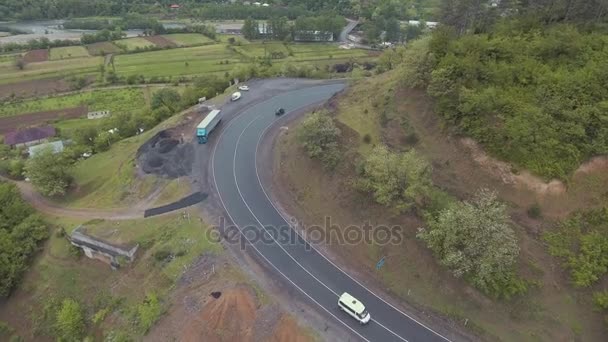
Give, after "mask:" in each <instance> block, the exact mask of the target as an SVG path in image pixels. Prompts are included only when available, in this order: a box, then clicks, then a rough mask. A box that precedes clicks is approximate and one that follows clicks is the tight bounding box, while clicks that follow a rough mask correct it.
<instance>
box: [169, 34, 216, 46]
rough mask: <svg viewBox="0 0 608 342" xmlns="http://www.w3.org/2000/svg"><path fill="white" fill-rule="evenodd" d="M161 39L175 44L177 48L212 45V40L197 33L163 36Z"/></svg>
mask: <svg viewBox="0 0 608 342" xmlns="http://www.w3.org/2000/svg"><path fill="white" fill-rule="evenodd" d="M162 37H164V38H167V39H169V40H171V41H173V42H174V43H175V44H177V45H179V46H192V45H200V44H208V43H213V40H211V39H209V38H207V37H205V36H203V35H202V34H198V33H176V34H166V35H163V36H162Z"/></svg>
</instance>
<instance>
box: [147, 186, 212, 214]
mask: <svg viewBox="0 0 608 342" xmlns="http://www.w3.org/2000/svg"><path fill="white" fill-rule="evenodd" d="M208 196H209V195H207V194H206V193H204V192H200V191H198V192H195V193H193V194H191V195H188V196H186V197H184V198H182V199H180V200H179V201H177V202H173V203H170V204H167V205H163V206H160V207H156V208H150V209H146V211H144V217H150V216H156V215H160V214H164V213H168V212H171V211H174V210H178V209H182V208H186V207H189V206H191V205H195V204H197V203H200V202H202V201H204V200H205V199H206V198H207V197H208Z"/></svg>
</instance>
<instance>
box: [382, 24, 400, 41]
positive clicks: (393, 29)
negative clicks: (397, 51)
mask: <svg viewBox="0 0 608 342" xmlns="http://www.w3.org/2000/svg"><path fill="white" fill-rule="evenodd" d="M384 32H385V36H384V40H385V41H387V42H398V41H400V40H401V26H400V25H399V20H397V19H395V18H390V19H388V20H387V21H386V24H385V27H384Z"/></svg>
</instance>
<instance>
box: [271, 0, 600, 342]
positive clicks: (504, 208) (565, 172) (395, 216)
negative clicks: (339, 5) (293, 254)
mask: <svg viewBox="0 0 608 342" xmlns="http://www.w3.org/2000/svg"><path fill="white" fill-rule="evenodd" d="M394 5H395V3H393V4H390V5H388V7H383V6H380V7H378V13H377V14H378V16H376V17H377V18H378V17H381V15H380V12H382V11H383V10H384V9H386V8H396V7H394ZM391 6H392V7H391ZM510 6H511V3H508V2H501V4H499V5H498V6H497V7H486V6H483V5H479V4H475V3H474V2H467V1H451V2H446V5H445V6H444V7H443V9H442V10H441V11H439V12H437V17H438V18H439V20H438V21H440V22H442V23H445V25H443V26H442V27H439V28H437V29H435V30H434V31H433V32H432V33H431V34H430V35H428V36H425V37H422V38H421V39H418V40H415V41H411V40H410V41H408V44H407V46H406V47H405V48H396V49H389V50H386V51H385V52H384V53H383V54H382V55H381V56H380V57H379V58H378V66H377V69H376V72H377V73H379V75H378V76H374V77H372V78H370V79H364V80H359V81H357V82H355V83H354V85H353V87H352V88H351V89H349V90H348V91H347V93H346V94H344V95H343V97H342V99H340V98H339V99H338V100H336V101H333V102H332V103H331V104H330V105H329V106H328V108H330V109H329V117H330V118H332V119H333V122H334V123H335V125H336V126H338V127H340V132H341V133H340V135H339V136H338V137H337V138H336V139H335V140H336V141H337V142H338V143H337V145H338V146H337V148H338V149H344V152H343V153H341V159H340V162H339V163H337V164H336V165H335V167H334V168H333V169H332V170H331V171H327V170H324V169H323V168H321V169H319V168H317V166H316V165H317V163H316V162H312V163H311V162H306V159H302V158H301V157H302V153H306V154H308V155H309V156H310V154H309V153H308V150H309V148H308V146H307V145H306V142H303V141H302V140H301V139H298V138H297V137H293V136H289V135H288V134H285V137H284V138H283V139H284V141H283V144H281V145H279V146H280V147H279V149H280V151H279V152H278V156H279V159H280V166H277V167H278V168H280V170H281V177H280V179H281V180H282V181H283V182H285V186H286V187H287V188H288V189H289V190H290V191H291V192H292V193H293V195H292V197H293V198H294V200H295V201H296V202H297V206H298V207H302V208H297V209H295V208H292V209H293V210H294V211H295V212H296V213H298V214H299V215H301V216H302V217H303V219H304V220H310V221H311V222H313V223H315V222H316V223H318V222H317V221H316V220H317V219H318V218H319V217H324V216H327V215H331V217H332V223H335V224H336V225H338V226H340V225H343V226H347V225H348V224H351V223H352V222H353V221H355V222H356V221H357V220H359V219H361V220H365V221H368V220H369V221H371V222H378V223H377V224H386V225H390V224H394V225H398V226H402V227H403V226H405V227H406V228H405V229H406V233H405V234H406V239H405V241H404V243H403V246H400V248H397V247H394V248H393V247H387V246H383V245H378V246H375V245H373V246H368V245H366V246H357V248H349V247H341V248H339V249H336V251H337V252H338V253H339V254H341V255H342V256H344V257H345V259H346V260H357V261H356V263H357V264H358V265H361V264H363V265H367V266H368V267H369V268H370V277H374V278H377V279H378V278H379V279H381V281H382V282H383V284H384V285H386V286H388V287H389V288H390V289H391V290H392V291H394V292H395V293H397V294H399V295H400V296H401V297H402V298H404V299H405V300H407V301H408V302H413V303H416V304H418V305H422V306H424V307H427V306H429V307H432V308H433V309H434V310H437V311H439V312H441V313H443V314H445V315H446V316H448V317H450V318H452V319H453V320H455V321H456V322H459V323H460V324H462V325H463V326H466V328H467V329H470V330H471V331H473V332H475V333H477V334H480V335H482V336H486V337H487V338H488V339H491V340H499V339H505V340H510V339H517V340H528V339H536V338H539V339H546V338H550V339H560V338H574V339H577V338H581V339H589V340H598V338H600V336H603V331H605V323H604V321H605V318H604V317H606V312H607V310H608V309H607V307H608V305H607V304H606V303H607V302H608V300H607V299H606V298H608V296H607V295H606V287H605V285H606V279H607V278H606V273H608V263H607V262H606V258H605V257H604V256H605V255H606V251H608V249H607V248H608V247H607V246H608V245H606V241H607V238H606V236H608V235H607V232H606V229H605V226H606V224H605V222H606V221H607V220H608V218H607V217H606V215H605V211H606V210H605V205H606V202H605V198H606V197H605V191H603V190H600V189H599V188H595V187H601V186H603V184H604V183H603V178H602V176H600V174H602V173H603V172H605V165H604V164H601V165H600V163H599V162H598V161H604V160H605V159H604V158H602V157H598V158H597V160H596V161H595V162H594V163H587V164H585V165H584V167H581V164H582V163H584V162H586V161H588V160H589V159H591V158H593V157H596V156H602V155H604V154H606V152H607V150H606V146H604V145H605V144H604V143H605V141H606V137H604V135H605V134H604V133H605V132H604V130H603V129H602V128H601V126H602V122H603V120H604V119H605V118H604V112H605V110H604V108H603V106H604V104H605V102H606V100H607V99H608V94H607V93H606V92H605V89H604V88H605V87H603V84H604V83H606V80H605V79H604V78H605V77H604V76H605V73H604V72H603V71H602V70H600V69H601V68H600V67H599V65H601V61H602V60H603V59H602V58H603V56H604V55H605V53H606V46H607V45H606V33H605V30H604V28H603V26H602V25H603V23H604V21H605V16H606V13H604V12H601V13H599V14H598V13H596V14H598V15H597V16H594V15H593V10H592V8H594V7H593V6H594V5H591V4H590V3H586V2H584V1H571V2H568V3H567V6H566V2H560V1H558V2H556V6H555V7H551V9H548V8H546V7H542V6H541V7H535V5H534V4H532V3H530V4H527V5H522V6H521V7H518V8H517V10H514V9H513V8H512V7H510ZM568 10H569V12H567V15H565V16H564V13H565V12H564V11H568ZM394 12H395V13H398V14H393V13H390V14H388V15H389V16H392V17H398V16H399V15H400V14H401V13H403V12H402V11H401V10H395V11H394ZM506 13H509V15H505V14H506ZM515 13H519V14H518V15H515ZM384 24H385V25H386V24H389V23H388V22H386V21H385V22H384ZM380 31H382V30H381V29H380ZM387 34H388V32H387ZM401 34H403V31H402V32H401ZM598 68H599V69H598ZM391 70H392V71H391ZM384 71H389V72H384ZM389 74H390V75H389ZM566 75H568V76H566ZM435 113H436V114H438V115H437V116H436V114H435ZM308 120H309V119H305V120H303V121H302V122H301V123H300V124H299V127H298V130H300V129H303V127H304V125H305V124H306V123H307V122H308ZM307 129H311V126H307ZM322 132H323V130H322V129H320V128H317V134H319V136H322ZM428 133H432V135H431V136H429V137H426V136H424V134H428ZM308 134H310V135H314V133H312V132H308ZM465 137H471V138H473V139H474V141H476V142H478V143H479V144H480V145H481V146H483V148H484V149H485V150H486V151H488V152H489V153H490V154H491V155H492V156H494V157H496V158H499V159H501V160H504V161H507V162H509V163H504V165H506V166H502V165H503V164H499V163H502V161H497V160H495V159H493V158H492V157H490V156H487V155H485V154H484V150H482V149H481V148H479V150H468V149H467V148H464V146H465V143H466V142H468V141H472V140H471V139H469V138H465ZM461 143H462V146H461V145H460V144H461ZM469 154H471V155H469ZM313 159H315V158H313ZM316 159H318V158H316ZM494 164H496V165H501V166H500V169H498V167H496V166H494ZM492 167H496V169H493V170H492V169H491V168H492ZM490 170H491V171H490ZM575 170H577V171H576V172H575ZM527 171H531V172H532V173H533V174H534V175H538V176H540V177H536V176H534V175H531V174H530V173H528V172H527ZM522 174H523V175H524V176H522ZM509 177H513V178H509ZM519 177H521V178H519ZM541 177H542V178H541ZM551 178H558V179H560V180H562V181H563V183H562V182H559V181H557V180H554V182H553V183H548V182H544V181H543V179H544V180H547V179H551ZM303 179H308V180H309V181H306V182H304V181H303ZM513 179H515V181H513ZM521 179H526V180H529V179H534V183H532V184H525V182H523V181H521ZM537 183H538V184H542V185H543V186H545V188H541V187H540V186H539V187H536V188H535V187H534V186H535V185H536V184H537ZM554 183H556V184H563V185H564V188H563V192H562V190H561V189H560V190H559V192H558V191H557V190H554V191H555V193H551V190H547V188H548V187H550V186H552V185H553V184H554ZM583 183H584V184H587V185H585V189H587V190H589V193H588V194H585V196H584V198H585V199H586V200H585V201H584V202H581V199H582V198H583V195H582V193H581V190H580V187H581V186H582V184H583ZM482 184H483V186H481V185H482ZM494 187H495V188H496V190H494ZM486 188H487V189H486ZM326 192H328V194H326ZM367 200H369V201H370V202H366V201H367ZM319 203H322V205H320V204H319ZM362 203H364V204H362ZM377 205H381V208H379V207H378V206H377ZM557 208H559V209H557ZM579 208H581V209H579ZM414 227H416V228H418V229H415V228H414ZM551 256H554V257H556V259H552V258H551ZM383 257H386V260H387V262H386V266H384V267H383V271H378V270H377V269H375V268H374V266H375V265H376V263H377V261H378V260H379V259H381V258H383ZM555 261H559V263H561V264H562V265H563V267H564V269H565V270H566V271H567V272H568V274H569V277H567V278H564V277H563V274H562V273H561V272H560V270H559V269H555V268H554V266H553V265H555V264H554V262H555ZM404 270H407V272H404ZM406 273H407V274H406ZM421 282H422V283H424V284H425V286H424V287H421V286H419V285H418V283H421ZM469 285H470V286H472V287H474V288H471V287H469ZM490 311H491V313H490ZM496 311H504V314H502V313H498V312H496ZM558 312H559V314H557V313H558ZM600 313H601V314H600ZM583 317H584V318H583ZM557 322H559V323H558V324H559V325H560V328H559V329H553V328H552V327H554V324H555V323H557ZM602 324H604V326H602ZM549 336H550V337H549ZM566 336H569V337H566Z"/></svg>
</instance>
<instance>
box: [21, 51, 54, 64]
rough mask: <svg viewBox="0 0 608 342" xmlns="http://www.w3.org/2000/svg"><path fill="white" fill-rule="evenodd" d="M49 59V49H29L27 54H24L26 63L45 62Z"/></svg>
mask: <svg viewBox="0 0 608 342" xmlns="http://www.w3.org/2000/svg"><path fill="white" fill-rule="evenodd" d="M48 60H49V50H48V49H39V50H32V51H28V52H27V53H26V54H25V56H23V61H24V62H26V63H35V62H45V61H48Z"/></svg>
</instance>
